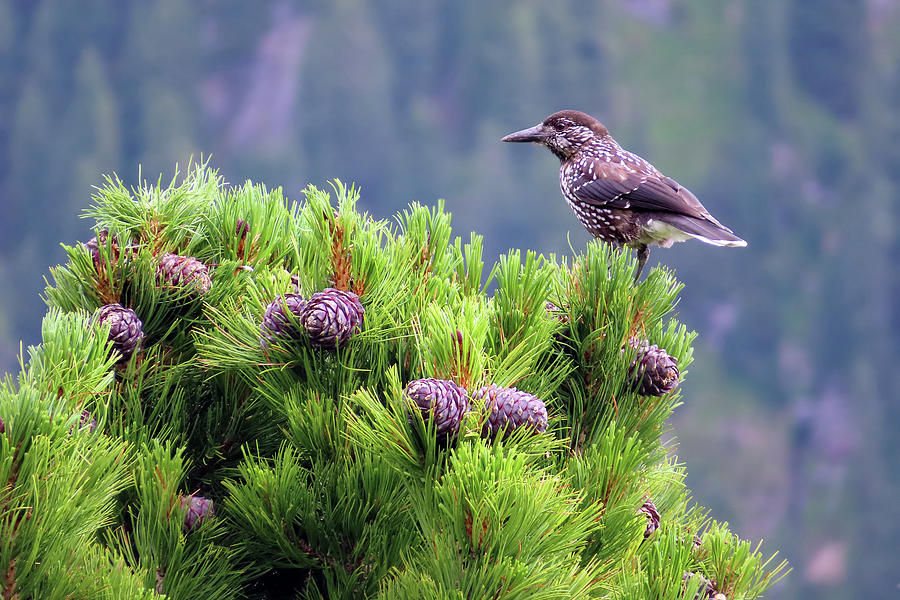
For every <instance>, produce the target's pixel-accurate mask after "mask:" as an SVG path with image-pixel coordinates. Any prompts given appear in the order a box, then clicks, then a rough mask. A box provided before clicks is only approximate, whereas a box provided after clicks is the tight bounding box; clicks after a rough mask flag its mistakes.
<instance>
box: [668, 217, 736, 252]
mask: <svg viewBox="0 0 900 600" xmlns="http://www.w3.org/2000/svg"><path fill="white" fill-rule="evenodd" d="M663 220H664V221H665V222H666V223H668V224H669V225H671V226H672V227H675V228H676V229H678V230H679V231H683V232H684V233H686V234H688V235H689V236H691V237H692V238H696V239H698V240H700V241H701V242H706V243H707V244H712V245H713V246H732V247H742V246H746V245H747V242H745V241H744V240H742V239H741V238H739V237H738V236H736V235H734V234H733V233H732V232H731V230H730V229H728V228H727V227H725V226H724V225H720V224H718V223H712V222H710V221H707V220H705V219H697V218H694V217H689V216H687V215H678V214H669V215H666V216H665V217H664V218H663Z"/></svg>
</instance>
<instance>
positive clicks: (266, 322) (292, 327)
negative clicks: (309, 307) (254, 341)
mask: <svg viewBox="0 0 900 600" xmlns="http://www.w3.org/2000/svg"><path fill="white" fill-rule="evenodd" d="M305 307H306V300H304V299H303V297H302V296H301V295H300V294H285V295H283V296H277V297H276V298H275V299H274V300H272V302H270V303H269V305H268V306H267V307H266V312H265V314H263V320H262V324H261V325H260V326H259V330H260V332H261V333H262V339H261V344H262V347H263V348H265V347H267V346H268V345H269V344H271V343H274V342H275V340H278V339H280V340H290V339H293V340H296V339H299V338H301V337H303V331H302V329H301V326H300V323H299V319H300V315H301V313H302V312H303V309H304V308H305Z"/></svg>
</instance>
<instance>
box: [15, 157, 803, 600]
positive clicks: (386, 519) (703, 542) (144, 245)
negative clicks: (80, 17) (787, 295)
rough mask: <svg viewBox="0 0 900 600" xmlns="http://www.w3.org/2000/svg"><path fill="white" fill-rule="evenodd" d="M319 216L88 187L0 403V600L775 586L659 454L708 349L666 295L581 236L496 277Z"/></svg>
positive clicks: (253, 190) (429, 213)
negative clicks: (574, 246) (700, 351)
mask: <svg viewBox="0 0 900 600" xmlns="http://www.w3.org/2000/svg"><path fill="white" fill-rule="evenodd" d="M304 195H305V198H304V200H303V201H302V202H300V203H297V204H294V203H288V202H287V201H286V200H285V198H284V197H283V195H282V192H281V190H267V189H266V188H265V187H263V186H261V185H253V184H251V183H247V184H245V185H243V186H240V187H234V188H231V187H225V186H224V185H223V183H222V182H221V180H220V179H219V178H218V176H217V174H216V173H215V172H214V171H211V170H210V169H209V168H208V167H207V166H206V165H194V166H192V167H191V168H190V169H189V171H188V173H187V175H186V177H184V179H183V180H182V181H180V182H179V181H178V180H177V178H176V179H173V181H172V182H171V183H170V184H168V185H162V184H161V183H158V184H156V185H145V186H144V187H141V188H139V189H133V190H129V189H128V188H126V187H125V186H124V185H123V184H122V183H121V182H120V181H119V180H118V179H117V178H115V177H111V178H109V179H107V181H106V184H105V185H104V186H103V187H102V188H100V189H99V190H98V192H97V194H96V195H95V197H94V202H93V205H92V206H91V207H90V208H89V209H88V210H87V211H86V213H85V216H86V217H88V218H91V219H93V220H94V221H95V223H96V233H97V235H96V238H95V239H94V240H91V241H90V242H89V243H87V244H75V245H72V246H65V250H66V252H67V255H68V262H67V263H66V264H65V265H61V266H57V267H55V268H53V269H51V274H52V280H53V281H52V283H49V284H48V287H47V289H46V292H45V299H46V301H47V303H48V304H49V306H50V310H49V312H48V314H47V316H46V318H45V319H44V324H43V343H42V344H41V345H40V346H37V347H32V348H29V349H28V351H27V355H25V356H23V357H22V371H21V373H20V374H19V375H18V377H17V378H12V377H9V378H7V379H6V380H5V381H4V382H3V385H2V387H0V418H2V421H0V468H2V470H3V472H2V473H0V477H2V478H3V481H5V482H6V485H5V487H4V491H3V496H2V498H0V502H2V520H0V528H2V532H0V533H2V537H0V539H2V540H3V541H2V543H0V586H2V596H3V597H4V598H12V597H18V598H21V599H24V598H70V597H72V598H123V599H124V598H151V597H155V595H164V596H165V597H168V598H174V599H185V600H188V599H191V600H193V599H196V598H217V599H230V598H260V599H262V598H306V599H322V600H324V599H328V600H334V599H338V598H344V599H350V598H378V599H385V600H387V599H394V598H397V599H404V598H410V599H413V598H416V599H419V598H426V599H427V598H433V599H435V600H437V599H445V598H459V599H463V598H472V599H476V598H478V599H480V598H497V599H500V598H503V599H509V600H512V599H526V598H527V599H557V598H558V599H563V598H565V599H569V598H615V599H622V600H627V599H635V600H637V599H647V598H653V599H661V600H675V599H680V598H711V597H714V596H715V597H716V598H721V597H725V598H756V597H759V596H760V595H761V594H762V593H763V592H764V591H765V590H766V589H767V588H769V587H770V586H771V585H773V584H774V583H775V582H776V581H777V580H778V579H779V578H780V577H781V576H783V574H784V572H785V568H786V565H785V563H783V562H781V563H775V562H774V561H773V558H774V557H773V558H768V559H767V558H764V557H763V556H762V555H761V554H760V552H759V548H758V546H753V545H751V544H750V543H749V542H746V541H743V540H741V539H740V538H738V537H737V536H735V535H734V534H732V533H731V532H729V530H728V527H727V525H726V524H724V523H719V522H716V521H714V520H711V519H710V518H709V516H708V515H707V512H706V511H705V510H704V509H703V508H702V507H699V506H697V505H696V504H694V503H693V502H692V501H691V500H690V497H689V494H688V490H687V489H686V488H685V486H684V475H685V473H684V468H683V466H682V465H680V464H678V463H677V461H676V459H675V457H674V455H673V454H672V447H671V446H670V445H669V444H667V443H665V442H663V441H662V438H661V435H662V433H663V432H664V431H665V430H666V424H665V422H666V419H667V417H668V416H669V415H670V413H671V412H672V410H673V409H674V408H675V407H676V406H677V405H678V404H679V403H680V402H681V395H680V391H679V390H678V389H677V387H675V386H673V385H672V384H673V381H672V380H671V376H672V375H673V373H675V377H676V381H675V382H674V383H677V376H678V373H679V372H678V369H680V376H684V374H685V369H686V367H687V366H688V365H689V364H690V361H691V346H690V344H691V341H692V339H693V337H694V334H693V333H691V332H689V331H688V330H687V328H686V327H685V326H684V325H682V324H680V323H678V322H677V321H676V320H675V319H674V318H672V317H671V312H672V309H673V306H674V303H675V301H676V298H677V295H678V292H679V289H680V285H679V284H678V283H677V282H676V281H675V279H674V278H673V277H672V276H671V274H670V273H668V272H666V271H665V270H661V269H657V270H654V271H652V272H651V273H650V274H649V275H648V276H647V277H646V279H645V280H644V281H643V282H641V283H640V284H639V285H637V286H635V284H634V283H633V273H634V268H635V264H634V261H633V260H632V259H631V258H630V257H629V256H627V255H625V254H620V253H618V252H615V251H612V250H610V249H608V248H607V247H605V246H603V245H602V244H600V243H598V242H592V243H591V244H589V245H588V246H587V248H586V250H585V252H584V253H583V254H581V255H578V256H576V257H575V258H574V259H572V260H565V259H561V258H558V257H554V256H550V257H543V256H538V255H536V254H534V253H532V252H527V253H524V254H523V253H522V252H520V251H517V250H511V251H509V252H508V253H507V254H506V255H504V256H502V257H501V258H500V260H499V261H498V262H497V263H496V264H494V265H493V266H492V267H491V268H490V269H489V270H488V271H487V274H486V275H485V264H484V262H483V259H482V253H481V249H482V239H481V237H480V236H478V235H475V234H472V235H471V236H470V237H469V240H468V242H465V243H464V242H463V241H462V240H461V239H460V238H459V237H453V235H452V230H451V227H450V215H449V214H448V213H446V212H445V211H444V210H443V206H442V205H440V204H439V205H438V206H437V207H434V208H428V207H424V206H421V205H418V204H413V205H411V206H410V207H409V208H408V209H407V210H405V211H404V212H402V213H401V214H399V215H398V216H397V217H396V220H395V221H394V222H389V221H385V220H377V219H374V218H372V217H370V216H369V215H367V214H365V213H362V212H360V211H359V209H358V208H357V203H358V200H359V195H358V192H357V190H356V189H355V188H354V187H352V186H349V187H348V186H346V185H344V184H343V183H341V182H340V181H334V182H332V183H331V184H330V192H329V191H326V190H320V189H317V188H315V187H312V186H310V187H308V188H307V189H306V190H305V192H304ZM489 289H493V290H494V291H493V295H489V294H488V292H487V290H489ZM548 302H550V303H552V304H549V305H548ZM548 306H552V310H548V308H547V307H548ZM652 346H656V348H655V349H653V350H652V352H653V353H654V358H653V361H650V360H649V359H648V358H647V356H646V353H647V352H650V351H651V350H648V348H651V347H652ZM662 349H664V350H665V351H664V352H663V350H662ZM642 353H644V354H642ZM654 361H655V362H654ZM651 362H652V364H653V365H654V366H653V367H652V368H650V367H648V368H646V369H645V368H638V367H636V365H644V364H645V363H647V364H650V363H651ZM663 362H664V364H665V366H666V377H667V378H668V379H666V381H665V382H664V383H665V385H664V386H663V385H662V384H654V385H650V384H646V383H645V379H642V378H646V377H654V376H655V375H654V373H656V371H658V370H659V369H657V368H656V366H655V365H657V364H662V363H663ZM673 370H674V371H673ZM642 382H644V383H642ZM512 388H515V389H512ZM642 393H643V394H649V395H641V394H642ZM510 406H512V407H515V408H514V409H510ZM500 414H502V416H503V418H502V419H501V418H500V417H498V415H500Z"/></svg>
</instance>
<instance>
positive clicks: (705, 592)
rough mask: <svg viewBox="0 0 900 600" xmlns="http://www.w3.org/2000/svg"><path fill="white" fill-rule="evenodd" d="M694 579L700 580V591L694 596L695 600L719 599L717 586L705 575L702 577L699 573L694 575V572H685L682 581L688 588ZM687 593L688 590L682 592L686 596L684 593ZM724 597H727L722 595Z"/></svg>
mask: <svg viewBox="0 0 900 600" xmlns="http://www.w3.org/2000/svg"><path fill="white" fill-rule="evenodd" d="M694 578H699V579H700V589H699V590H697V594H696V595H695V596H694V598H693V600H709V599H710V598H716V597H717V594H716V588H715V586H714V585H713V584H712V582H711V581H710V580H709V579H707V578H706V577H704V576H703V575H700V574H699V573H694V572H693V571H685V572H684V576H683V577H682V578H681V581H683V582H684V584H685V587H687V582H688V581H690V580H691V579H694ZM686 591H687V590H682V595H684V592H686ZM722 597H723V598H724V597H725V596H724V594H722Z"/></svg>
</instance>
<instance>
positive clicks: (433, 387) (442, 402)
mask: <svg viewBox="0 0 900 600" xmlns="http://www.w3.org/2000/svg"><path fill="white" fill-rule="evenodd" d="M403 393H404V394H405V395H406V397H407V398H409V399H410V400H412V401H413V402H415V403H416V405H417V406H418V407H419V409H420V410H421V411H422V416H423V417H424V418H425V421H426V422H427V421H428V415H429V414H432V415H434V425H435V428H436V430H437V434H438V437H452V436H455V435H456V434H457V433H458V432H459V426H460V423H462V420H463V418H464V417H465V416H466V413H467V412H469V395H468V394H467V393H466V390H464V389H462V388H461V387H459V386H458V385H456V383H455V382H453V381H450V380H447V379H416V380H414V381H410V382H409V384H408V385H407V386H406V390H404V392H403ZM410 419H412V417H410Z"/></svg>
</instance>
